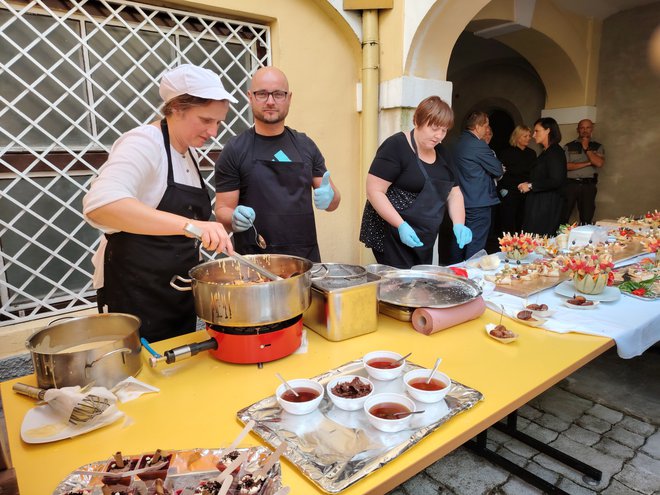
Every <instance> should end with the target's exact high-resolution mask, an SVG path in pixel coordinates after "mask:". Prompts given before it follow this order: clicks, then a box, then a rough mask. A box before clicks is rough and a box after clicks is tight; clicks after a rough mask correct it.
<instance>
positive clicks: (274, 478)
mask: <svg viewBox="0 0 660 495" xmlns="http://www.w3.org/2000/svg"><path fill="white" fill-rule="evenodd" d="M273 455H274V453H273V452H271V451H270V450H268V449H267V448H265V447H250V448H236V449H234V448H229V449H191V450H176V451H167V452H165V451H160V450H157V451H155V452H150V453H145V454H140V455H124V454H122V453H121V452H117V453H115V454H114V455H113V456H112V457H110V458H109V459H105V460H100V461H96V462H91V463H89V464H86V465H84V466H81V467H79V468H78V469H76V470H75V471H73V472H71V473H70V474H69V475H68V476H67V477H66V478H65V479H64V480H63V481H62V482H61V483H60V484H59V485H58V486H57V488H56V489H55V491H54V492H53V495H106V494H111V495H193V494H198V493H199V494H201V493H203V494H207V495H215V494H217V493H227V494H230V495H276V494H278V493H281V492H280V491H279V490H281V489H282V488H283V487H282V483H281V481H282V475H281V469H280V463H279V461H277V462H269V459H270V458H271V456H273ZM278 456H279V455H278ZM268 465H270V467H268V470H267V472H265V473H260V470H261V468H263V467H264V466H268ZM255 473H259V474H258V475H256V474H255ZM223 485H224V486H223ZM221 490H224V491H221Z"/></svg>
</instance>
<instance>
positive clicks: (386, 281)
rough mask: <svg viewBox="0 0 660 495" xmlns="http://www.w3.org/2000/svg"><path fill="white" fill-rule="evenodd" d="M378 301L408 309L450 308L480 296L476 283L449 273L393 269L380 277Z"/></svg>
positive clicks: (479, 289)
mask: <svg viewBox="0 0 660 495" xmlns="http://www.w3.org/2000/svg"><path fill="white" fill-rule="evenodd" d="M381 277H382V279H381V282H380V286H379V289H378V299H379V300H380V301H382V302H386V303H389V304H394V305H397V306H404V307H408V308H451V307H453V306H458V305H460V304H465V303H467V302H470V301H472V300H473V299H475V298H477V297H479V296H480V295H481V292H482V290H481V287H480V286H479V284H477V283H476V282H474V281H472V280H470V279H468V278H465V277H459V276H458V275H454V274H449V273H437V272H424V271H420V270H394V271H388V272H385V273H383V274H381Z"/></svg>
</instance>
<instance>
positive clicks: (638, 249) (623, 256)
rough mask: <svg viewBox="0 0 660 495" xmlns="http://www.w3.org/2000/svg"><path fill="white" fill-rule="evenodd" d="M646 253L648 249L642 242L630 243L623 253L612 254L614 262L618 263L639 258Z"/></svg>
mask: <svg viewBox="0 0 660 495" xmlns="http://www.w3.org/2000/svg"><path fill="white" fill-rule="evenodd" d="M645 251H646V248H644V245H643V244H642V243H641V242H639V241H630V242H629V243H628V244H627V245H626V247H624V248H623V249H622V250H621V251H616V252H614V253H612V261H614V263H618V262H620V261H624V260H627V259H630V258H634V257H635V256H639V255H640V254H644V252H645Z"/></svg>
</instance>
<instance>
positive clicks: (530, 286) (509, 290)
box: [495, 273, 569, 298]
mask: <svg viewBox="0 0 660 495" xmlns="http://www.w3.org/2000/svg"><path fill="white" fill-rule="evenodd" d="M568 278H569V276H568V274H567V273H561V274H560V275H559V277H536V278H535V279H533V280H513V281H512V282H511V284H510V285H496V286H495V290H496V291H498V292H503V293H505V294H511V295H512V296H518V297H522V298H526V297H529V296H531V295H532V294H536V293H537V292H541V291H543V290H545V289H550V288H551V287H555V286H556V285H559V284H560V283H562V282H563V281H564V280H568Z"/></svg>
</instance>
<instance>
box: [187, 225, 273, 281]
mask: <svg viewBox="0 0 660 495" xmlns="http://www.w3.org/2000/svg"><path fill="white" fill-rule="evenodd" d="M183 231H184V232H186V233H187V234H190V235H191V236H193V237H194V238H195V239H197V240H198V241H201V240H202V234H203V233H204V232H203V231H202V229H200V228H199V227H196V226H195V225H193V224H192V223H186V225H185V226H184V227H183ZM224 253H225V254H226V255H227V256H229V257H230V258H232V259H235V260H236V261H238V262H239V263H242V264H244V265H246V266H249V267H250V268H252V269H253V270H254V271H255V272H257V273H259V274H260V275H263V276H264V277H266V278H268V279H270V280H284V279H283V278H282V277H280V276H279V275H275V274H274V273H273V272H271V271H270V270H267V269H266V268H264V267H262V266H261V265H258V264H257V263H255V262H253V261H251V260H249V259H247V258H245V257H244V256H243V255H241V254H238V253H237V252H236V251H234V254H229V253H228V252H227V251H224Z"/></svg>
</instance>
